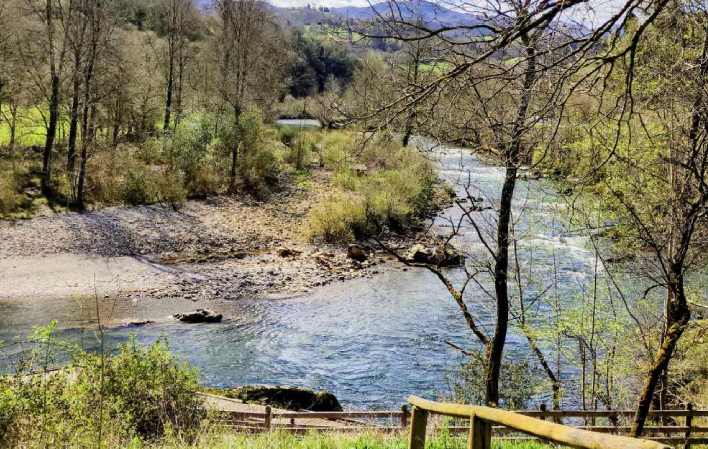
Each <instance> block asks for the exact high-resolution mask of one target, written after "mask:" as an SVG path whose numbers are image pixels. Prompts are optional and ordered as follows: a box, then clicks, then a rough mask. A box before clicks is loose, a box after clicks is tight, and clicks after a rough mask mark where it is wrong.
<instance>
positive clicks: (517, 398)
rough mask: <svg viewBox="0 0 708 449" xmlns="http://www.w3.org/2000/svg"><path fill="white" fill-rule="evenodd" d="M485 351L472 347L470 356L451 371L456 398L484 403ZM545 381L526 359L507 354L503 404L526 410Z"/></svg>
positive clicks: (502, 379) (501, 384)
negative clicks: (517, 358)
mask: <svg viewBox="0 0 708 449" xmlns="http://www.w3.org/2000/svg"><path fill="white" fill-rule="evenodd" d="M484 365H485V354H484V351H481V350H475V351H472V353H471V356H470V357H469V359H468V360H467V361H466V362H465V363H463V364H462V365H460V367H459V369H458V370H457V371H455V372H453V373H451V374H450V385H451V387H452V399H453V400H454V401H455V402H462V403H465V404H484V403H485V402H484V397H485V384H484V382H485V372H484ZM540 385H541V380H540V376H539V373H538V372H537V371H535V370H534V369H532V367H531V365H530V364H529V363H528V361H526V360H523V359H521V360H515V359H512V358H511V357H505V358H504V360H503V361H502V369H501V376H500V377H499V396H500V403H499V406H500V407H504V408H507V409H510V410H523V409H526V408H527V407H528V406H529V402H530V401H531V399H532V398H533V396H534V394H535V393H536V391H537V389H538V388H539V387H540Z"/></svg>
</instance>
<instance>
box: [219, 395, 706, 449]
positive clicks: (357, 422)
mask: <svg viewBox="0 0 708 449" xmlns="http://www.w3.org/2000/svg"><path fill="white" fill-rule="evenodd" d="M410 401H411V404H412V405H414V406H417V405H419V404H438V403H434V402H431V401H425V402H421V401H424V400H423V399H420V398H416V397H411V398H410ZM448 405H455V406H460V407H470V406H462V405H460V404H448ZM419 408H420V407H419ZM465 410H466V409H465ZM493 410H497V409H493ZM498 411H501V410H498ZM508 413H513V414H514V415H520V416H525V417H530V418H535V419H534V422H536V421H539V422H544V421H545V422H546V423H547V424H565V426H562V427H566V428H573V429H575V430H582V431H589V432H593V433H600V434H614V435H626V434H628V433H629V430H630V423H631V418H632V417H633V416H634V411H633V410H546V409H545V408H544V407H542V408H541V409H540V410H521V411H516V412H508ZM442 415H446V416H449V417H450V418H448V419H441V420H439V421H438V422H435V421H433V420H428V427H429V429H430V430H431V431H433V432H436V431H440V430H442V429H445V431H448V432H451V433H466V432H468V431H469V428H470V417H469V416H470V415H464V416H460V415H459V414H458V415H450V414H446V413H442ZM219 417H220V421H221V422H222V424H224V425H227V426H229V427H231V428H233V429H235V430H238V431H244V432H262V431H268V430H276V429H279V430H284V431H289V432H295V433H304V432H307V431H311V430H323V431H326V430H336V431H341V432H361V431H363V430H376V431H381V432H398V431H403V430H406V429H407V428H408V427H409V425H410V422H411V417H412V413H411V411H410V410H409V408H408V406H407V405H404V406H403V407H401V410H390V411H345V412H308V411H297V412H294V411H273V410H272V409H271V408H270V407H266V408H265V412H264V413H261V412H233V411H222V412H219ZM694 418H698V420H696V419H694ZM706 418H708V410H693V409H692V408H691V407H687V409H686V410H651V411H650V412H649V422H648V425H647V426H646V427H645V428H644V437H643V438H644V439H646V440H653V441H656V442H661V443H670V444H674V445H677V444H682V445H685V447H687V448H688V447H690V445H692V444H708V419H706ZM701 419H703V420H704V421H706V425H701V424H700V420H701ZM497 424H499V423H497ZM497 424H492V425H491V427H490V429H491V432H492V435H493V436H494V437H495V438H501V439H513V440H519V439H528V438H529V437H528V436H520V435H519V434H520V433H524V432H523V431H519V430H518V429H514V428H510V427H508V426H505V425H497ZM608 436H609V435H608ZM531 438H535V437H533V436H532V437H531Z"/></svg>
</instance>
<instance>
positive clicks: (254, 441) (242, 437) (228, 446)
mask: <svg viewBox="0 0 708 449" xmlns="http://www.w3.org/2000/svg"><path fill="white" fill-rule="evenodd" d="M407 437H408V435H407V434H406V433H383V432H363V433H338V432H311V433H308V434H305V435H293V434H290V433H286V432H272V433H263V434H256V435H249V434H233V433H209V434H204V435H202V437H201V438H200V439H199V440H198V441H197V442H195V443H192V444H185V443H180V442H176V441H162V442H160V443H158V444H153V445H149V446H142V445H140V444H139V443H138V442H137V441H136V442H134V443H133V445H132V446H129V449H137V448H142V447H146V448H147V447H149V448H154V449H405V448H406V447H407ZM466 447H467V437H466V436H463V435H458V436H451V435H449V434H445V433H442V434H438V435H436V436H431V437H430V438H429V439H428V441H427V443H426V448H427V449H464V448H466ZM549 447H550V446H548V445H544V444H542V443H539V442H533V441H524V442H510V441H496V440H492V448H493V449H549Z"/></svg>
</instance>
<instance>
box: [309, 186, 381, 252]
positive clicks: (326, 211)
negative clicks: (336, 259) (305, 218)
mask: <svg viewBox="0 0 708 449" xmlns="http://www.w3.org/2000/svg"><path fill="white" fill-rule="evenodd" d="M367 227H368V226H367V213H366V202H365V200H364V198H362V197H361V196H359V195H356V194H353V193H335V194H333V195H332V196H330V197H329V198H328V199H327V200H326V201H324V202H323V203H321V204H319V205H318V206H316V207H315V208H314V209H313V210H312V212H311V213H310V218H309V227H308V229H309V237H310V239H312V240H314V239H322V240H323V241H325V242H328V243H336V242H349V241H352V240H354V239H355V238H357V237H359V236H361V235H363V234H364V233H365V230H366V228H367Z"/></svg>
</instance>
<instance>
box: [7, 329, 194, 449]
mask: <svg viewBox="0 0 708 449" xmlns="http://www.w3.org/2000/svg"><path fill="white" fill-rule="evenodd" d="M32 340H33V341H34V342H35V343H37V344H38V348H39V349H37V350H36V351H35V352H34V354H33V355H32V356H31V357H30V358H29V359H28V360H25V361H24V363H23V364H22V365H21V367H22V369H21V370H20V371H19V372H18V373H17V374H15V375H13V376H3V377H0V445H2V446H3V447H70V448H81V447H86V448H89V447H91V448H102V447H119V446H120V445H123V444H124V443H126V442H127V441H129V440H130V439H132V438H133V437H134V436H139V437H140V438H143V439H155V438H162V437H164V436H167V435H170V436H174V437H177V438H179V439H183V440H184V439H187V440H188V439H190V438H194V437H195V435H196V432H197V430H198V429H199V428H200V423H201V419H202V418H203V417H204V413H205V411H204V409H203V406H202V403H201V400H200V398H199V397H198V396H197V395H196V394H195V393H196V392H197V389H198V385H197V374H196V372H195V371H194V370H193V369H191V368H189V367H188V366H186V365H184V364H182V363H181V362H179V361H177V360H176V359H175V358H174V357H173V356H172V355H171V354H170V353H169V351H168V349H167V347H166V345H165V344H163V343H161V342H158V343H155V344H154V345H152V346H150V347H147V348H143V347H140V346H138V345H137V343H136V342H135V341H134V340H131V341H129V342H128V343H126V344H125V345H123V346H121V347H120V348H119V350H118V352H117V354H116V355H115V356H113V357H111V356H108V355H101V354H89V353H85V352H83V351H81V350H79V349H77V348H76V347H74V346H73V345H69V344H64V343H61V342H58V341H56V340H55V337H54V335H53V326H49V327H47V328H43V329H41V330H40V331H39V332H36V333H35V334H34V335H33V336H32ZM57 351H62V352H68V353H69V354H70V355H71V362H70V363H69V364H68V366H66V367H65V368H64V369H62V370H59V371H52V372H48V373H47V372H46V370H47V368H49V367H50V365H48V364H47V363H48V362H51V361H52V360H53V358H54V357H55V356H56V353H57ZM37 368H39V370H37Z"/></svg>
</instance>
